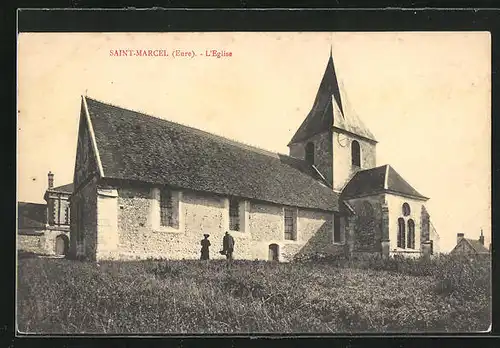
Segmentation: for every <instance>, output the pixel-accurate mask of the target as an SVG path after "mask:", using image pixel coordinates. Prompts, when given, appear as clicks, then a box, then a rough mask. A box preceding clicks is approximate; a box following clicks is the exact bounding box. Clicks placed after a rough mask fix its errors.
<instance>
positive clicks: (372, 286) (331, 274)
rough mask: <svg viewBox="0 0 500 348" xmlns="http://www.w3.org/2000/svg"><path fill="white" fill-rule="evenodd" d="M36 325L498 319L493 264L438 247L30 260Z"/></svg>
mask: <svg viewBox="0 0 500 348" xmlns="http://www.w3.org/2000/svg"><path fill="white" fill-rule="evenodd" d="M18 267H19V268H18V291H17V296H18V300H17V301H18V303H17V310H18V312H17V315H18V327H19V330H20V331H22V332H28V333H108V334H110V333H129V334H130V333H249V332H251V333H292V332H293V333H299V332H302V333H332V332H333V333H348V332H421V331H426V332H472V331H478V330H487V329H488V327H489V324H490V313H491V289H490V277H491V276H490V264H489V261H485V260H482V261H481V260H468V259H455V258H450V257H441V258H438V259H437V260H433V261H432V262H430V261H427V262H424V261H405V260H394V259H391V260H386V261H382V260H372V261H349V262H348V261H342V260H337V261H335V260H330V261H328V260H323V261H321V262H320V261H314V262H311V261H302V262H297V263H288V264H278V263H267V262H257V261H255V262H252V261H235V263H234V264H233V266H232V267H231V269H227V267H226V265H225V263H224V262H221V261H210V262H209V263H203V262H201V261H153V260H148V261H129V262H101V263H100V264H96V263H90V262H80V261H70V260H65V259H44V258H26V259H20V260H19V266H18Z"/></svg>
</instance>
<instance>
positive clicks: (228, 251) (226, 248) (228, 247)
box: [222, 231, 234, 264]
mask: <svg viewBox="0 0 500 348" xmlns="http://www.w3.org/2000/svg"><path fill="white" fill-rule="evenodd" d="M233 251H234V238H233V236H231V235H230V234H229V232H227V231H226V234H225V236H224V238H223V239H222V252H223V253H224V254H225V255H226V259H227V263H228V264H229V263H231V262H232V261H233Z"/></svg>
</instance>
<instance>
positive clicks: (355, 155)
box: [351, 140, 361, 167]
mask: <svg viewBox="0 0 500 348" xmlns="http://www.w3.org/2000/svg"><path fill="white" fill-rule="evenodd" d="M351 160H352V165H353V166H356V167H361V150H360V148H359V143H358V142H357V141H356V140H353V141H352V143H351Z"/></svg>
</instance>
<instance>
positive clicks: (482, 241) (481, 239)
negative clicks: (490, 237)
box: [479, 228, 484, 245]
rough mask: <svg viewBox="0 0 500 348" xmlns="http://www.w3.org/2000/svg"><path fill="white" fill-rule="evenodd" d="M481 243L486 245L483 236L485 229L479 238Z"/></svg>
mask: <svg viewBox="0 0 500 348" xmlns="http://www.w3.org/2000/svg"><path fill="white" fill-rule="evenodd" d="M479 243H481V244H482V245H484V236H483V229H482V228H481V235H480V236H479Z"/></svg>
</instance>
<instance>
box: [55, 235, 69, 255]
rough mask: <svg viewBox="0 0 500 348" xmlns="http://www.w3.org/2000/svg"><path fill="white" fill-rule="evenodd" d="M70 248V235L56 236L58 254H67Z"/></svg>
mask: <svg viewBox="0 0 500 348" xmlns="http://www.w3.org/2000/svg"><path fill="white" fill-rule="evenodd" d="M68 249H69V241H68V237H66V236H64V235H60V236H57V237H56V255H66V254H67V253H68Z"/></svg>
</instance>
